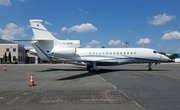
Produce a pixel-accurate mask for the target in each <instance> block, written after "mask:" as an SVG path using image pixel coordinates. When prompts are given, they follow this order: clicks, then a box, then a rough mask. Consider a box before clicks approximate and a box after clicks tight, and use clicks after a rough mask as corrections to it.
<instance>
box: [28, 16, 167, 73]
mask: <svg viewBox="0 0 180 110" xmlns="http://www.w3.org/2000/svg"><path fill="white" fill-rule="evenodd" d="M42 22H43V20H39V19H33V20H30V24H31V27H32V31H33V33H34V39H33V40H31V44H32V46H33V47H34V49H35V50H31V53H34V54H37V55H38V56H39V57H40V58H41V59H42V60H46V61H62V62H65V63H70V64H77V65H85V66H87V70H88V71H93V70H99V68H98V66H117V65H123V64H132V63H148V70H152V68H151V66H152V64H153V63H155V64H157V63H160V62H166V61H169V58H168V57H166V56H164V55H162V54H159V53H158V52H157V51H156V50H154V49H149V48H80V41H78V40H68V41H67V40H64V41H63V40H58V39H56V38H55V37H54V36H53V35H52V34H51V33H50V32H49V31H48V30H47V29H46V28H45V27H44V26H43V25H42Z"/></svg>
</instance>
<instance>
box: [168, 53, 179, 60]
mask: <svg viewBox="0 0 180 110" xmlns="http://www.w3.org/2000/svg"><path fill="white" fill-rule="evenodd" d="M178 56H179V54H177V53H174V54H172V55H170V56H168V57H169V58H170V59H175V58H176V57H178Z"/></svg>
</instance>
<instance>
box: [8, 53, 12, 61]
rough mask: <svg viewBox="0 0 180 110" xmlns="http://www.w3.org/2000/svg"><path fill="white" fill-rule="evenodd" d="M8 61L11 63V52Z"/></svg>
mask: <svg viewBox="0 0 180 110" xmlns="http://www.w3.org/2000/svg"><path fill="white" fill-rule="evenodd" d="M8 59H9V63H11V62H12V61H11V52H9V55H8Z"/></svg>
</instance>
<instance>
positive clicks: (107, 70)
mask: <svg viewBox="0 0 180 110" xmlns="http://www.w3.org/2000/svg"><path fill="white" fill-rule="evenodd" d="M52 71H86V72H85V73H81V74H78V75H73V76H68V77H65V78H59V79H56V81H63V80H73V79H79V78H84V77H89V76H94V75H100V74H107V73H111V72H115V71H122V72H124V71H149V70H147V69H100V71H92V72H89V71H87V70H86V68H84V67H74V68H66V69H58V68H48V69H46V70H41V71H38V72H52ZM152 71H169V70H165V69H164V70H161V69H155V70H152ZM149 72H151V71H149Z"/></svg>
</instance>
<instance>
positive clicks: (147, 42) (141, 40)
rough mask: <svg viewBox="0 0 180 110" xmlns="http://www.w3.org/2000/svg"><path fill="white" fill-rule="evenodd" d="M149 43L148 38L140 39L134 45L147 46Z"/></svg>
mask: <svg viewBox="0 0 180 110" xmlns="http://www.w3.org/2000/svg"><path fill="white" fill-rule="evenodd" d="M149 43H151V40H150V39H149V38H141V39H139V41H137V42H136V44H149Z"/></svg>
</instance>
